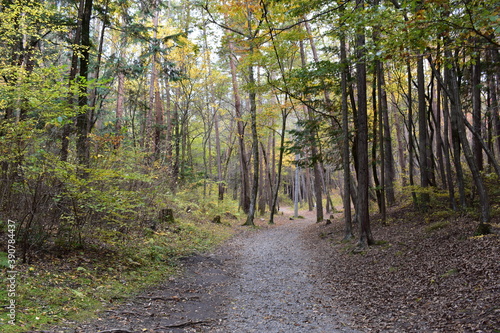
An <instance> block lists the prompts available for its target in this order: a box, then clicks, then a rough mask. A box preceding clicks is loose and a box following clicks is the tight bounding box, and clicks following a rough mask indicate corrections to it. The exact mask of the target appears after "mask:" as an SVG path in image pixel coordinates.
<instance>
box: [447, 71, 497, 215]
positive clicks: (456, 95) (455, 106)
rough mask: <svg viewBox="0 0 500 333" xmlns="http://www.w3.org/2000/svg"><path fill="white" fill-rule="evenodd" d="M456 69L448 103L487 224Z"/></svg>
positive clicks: (483, 192) (482, 189)
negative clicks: (453, 115)
mask: <svg viewBox="0 0 500 333" xmlns="http://www.w3.org/2000/svg"><path fill="white" fill-rule="evenodd" d="M455 71H456V69H455V68H452V69H450V77H449V82H448V84H449V85H448V91H449V92H450V96H449V97H450V101H451V106H452V107H451V112H452V114H455V117H456V118H457V125H458V136H459V139H460V143H461V146H462V148H463V151H464V156H465V159H466V160H467V164H468V166H469V169H470V171H471V173H472V177H473V179H474V184H475V185H476V188H477V191H478V194H479V198H480V205H481V222H480V224H483V223H488V222H489V220H490V202H489V197H488V192H487V190H486V187H485V186H484V183H483V180H482V178H481V174H480V171H479V167H478V166H477V164H476V160H475V158H474V154H473V153H472V150H471V148H470V146H469V142H468V140H467V136H466V132H465V125H464V116H463V113H462V110H461V105H460V90H459V86H458V79H457V77H456V72H455Z"/></svg>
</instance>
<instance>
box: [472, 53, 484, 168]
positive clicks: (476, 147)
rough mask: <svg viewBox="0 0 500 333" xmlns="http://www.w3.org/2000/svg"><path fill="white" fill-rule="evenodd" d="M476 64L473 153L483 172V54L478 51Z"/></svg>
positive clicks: (473, 69)
mask: <svg viewBox="0 0 500 333" xmlns="http://www.w3.org/2000/svg"><path fill="white" fill-rule="evenodd" d="M476 52H477V54H476V56H475V63H474V64H473V65H471V66H472V78H471V79H472V82H471V85H472V126H473V127H474V131H475V132H476V133H477V135H474V136H473V137H472V152H473V154H474V159H475V160H476V165H477V167H478V169H479V171H482V170H483V150H482V148H481V142H480V140H481V132H482V123H481V121H482V119H481V52H480V51H479V50H477V51H476Z"/></svg>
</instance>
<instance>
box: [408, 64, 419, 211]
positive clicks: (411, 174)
mask: <svg viewBox="0 0 500 333" xmlns="http://www.w3.org/2000/svg"><path fill="white" fill-rule="evenodd" d="M406 72H407V76H408V163H409V170H408V171H409V181H410V186H411V187H412V188H413V186H414V185H415V181H414V174H415V160H414V155H415V145H414V133H415V132H414V126H413V97H412V96H413V94H412V89H413V87H412V74H411V64H410V59H408V60H407V64H406ZM411 196H412V199H413V204H414V206H417V205H418V200H417V195H416V193H415V191H413V190H412V191H411Z"/></svg>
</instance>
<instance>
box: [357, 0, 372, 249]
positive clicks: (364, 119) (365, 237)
mask: <svg viewBox="0 0 500 333" xmlns="http://www.w3.org/2000/svg"><path fill="white" fill-rule="evenodd" d="M363 6H364V0H356V7H357V8H360V7H363ZM364 48H365V35H364V33H363V32H358V33H357V35H356V82H357V89H358V90H357V91H358V95H357V104H358V128H357V130H358V133H357V153H358V158H357V163H358V207H357V209H358V211H357V215H358V219H359V223H360V227H361V230H360V239H359V245H360V247H361V248H363V247H366V246H367V245H371V244H373V243H374V241H373V236H372V233H371V228H370V214H369V199H368V186H369V181H368V180H369V178H368V175H369V173H368V108H367V96H366V63H365V61H366V60H365V49H364Z"/></svg>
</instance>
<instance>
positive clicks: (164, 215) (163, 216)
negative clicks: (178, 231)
mask: <svg viewBox="0 0 500 333" xmlns="http://www.w3.org/2000/svg"><path fill="white" fill-rule="evenodd" d="M159 221H160V223H167V224H173V223H175V219H174V211H173V209H171V208H164V209H162V210H160V214H159Z"/></svg>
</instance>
